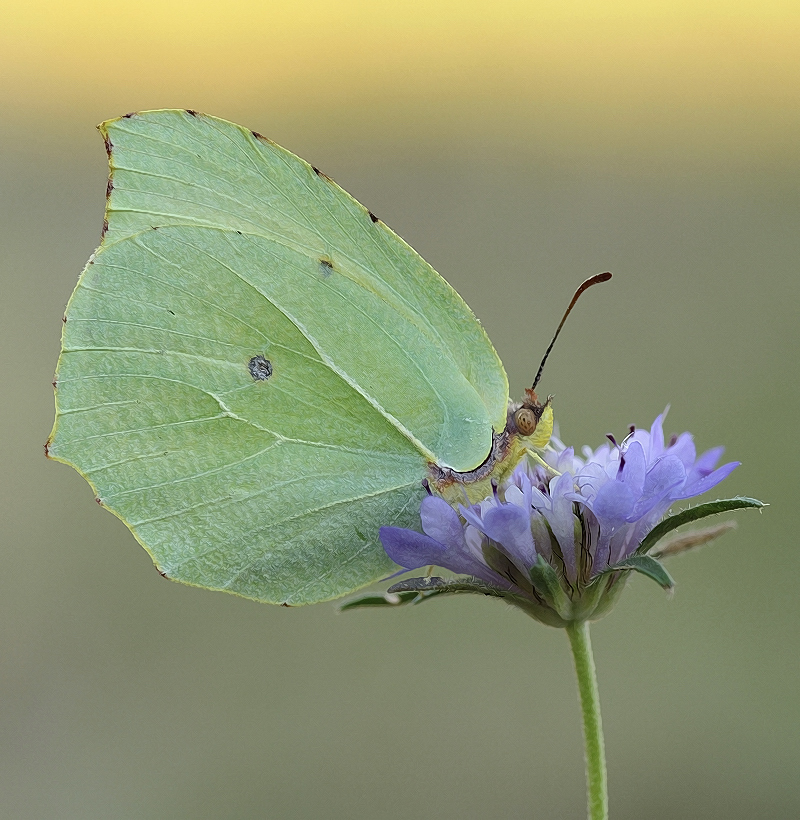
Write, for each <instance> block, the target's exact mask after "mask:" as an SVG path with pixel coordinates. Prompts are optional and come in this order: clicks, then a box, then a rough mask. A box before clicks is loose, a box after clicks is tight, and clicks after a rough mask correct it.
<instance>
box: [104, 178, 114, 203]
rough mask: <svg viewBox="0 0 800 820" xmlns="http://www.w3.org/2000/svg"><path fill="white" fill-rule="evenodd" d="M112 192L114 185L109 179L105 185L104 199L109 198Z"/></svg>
mask: <svg viewBox="0 0 800 820" xmlns="http://www.w3.org/2000/svg"><path fill="white" fill-rule="evenodd" d="M113 190H114V183H113V182H112V181H111V177H109V178H108V184H107V185H106V199H108V198H109V197H110V196H111V192H112V191H113Z"/></svg>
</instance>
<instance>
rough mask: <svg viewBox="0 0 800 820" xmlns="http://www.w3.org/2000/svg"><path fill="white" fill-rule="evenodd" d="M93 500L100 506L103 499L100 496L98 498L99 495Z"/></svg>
mask: <svg viewBox="0 0 800 820" xmlns="http://www.w3.org/2000/svg"><path fill="white" fill-rule="evenodd" d="M95 501H96V502H97V503H98V504H99V505H100V506H101V507H102V506H103V499H102V498H100V496H97V497H96V498H95Z"/></svg>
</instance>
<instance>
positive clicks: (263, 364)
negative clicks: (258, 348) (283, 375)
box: [247, 355, 272, 382]
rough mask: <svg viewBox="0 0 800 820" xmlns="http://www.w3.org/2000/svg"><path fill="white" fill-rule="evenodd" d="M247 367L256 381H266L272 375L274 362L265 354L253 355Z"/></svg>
mask: <svg viewBox="0 0 800 820" xmlns="http://www.w3.org/2000/svg"><path fill="white" fill-rule="evenodd" d="M247 369H248V370H249V371H250V375H251V376H252V377H253V379H254V381H257V382H265V381H266V380H267V379H268V378H269V377H270V376H271V375H272V362H271V361H270V360H269V359H265V358H264V357H263V356H261V355H259V356H253V358H252V359H250V361H249V362H248V363H247Z"/></svg>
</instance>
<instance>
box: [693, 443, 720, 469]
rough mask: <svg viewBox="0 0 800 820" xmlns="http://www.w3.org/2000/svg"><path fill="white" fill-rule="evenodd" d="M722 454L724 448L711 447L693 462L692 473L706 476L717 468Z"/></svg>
mask: <svg viewBox="0 0 800 820" xmlns="http://www.w3.org/2000/svg"><path fill="white" fill-rule="evenodd" d="M724 452H725V448H724V447H712V448H711V449H710V450H706V451H705V453H703V454H702V455H701V456H700V458H698V459H697V461H696V462H695V465H694V471H695V472H697V473H699V474H700V475H708V474H709V473H710V472H711V471H712V470H713V469H714V467H716V466H717V462H718V461H719V460H720V459H721V458H722V454H723V453H724Z"/></svg>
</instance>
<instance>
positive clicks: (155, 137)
mask: <svg viewBox="0 0 800 820" xmlns="http://www.w3.org/2000/svg"><path fill="white" fill-rule="evenodd" d="M100 130H101V132H102V133H103V135H104V137H105V139H106V147H107V149H108V152H109V161H110V166H111V177H110V180H109V189H108V190H109V198H108V205H107V212H106V218H107V228H106V231H105V233H104V238H103V241H102V244H101V245H100V248H99V249H98V250H97V252H96V253H95V254H94V256H93V257H92V259H90V261H89V263H88V265H87V266H86V268H85V270H84V272H83V274H82V275H81V278H80V281H79V283H78V286H77V288H76V289H75V292H74V294H73V296H72V299H71V300H70V303H69V305H68V307H67V311H66V317H65V322H66V324H65V325H64V335H63V350H62V353H61V357H60V359H59V363H58V370H57V374H56V378H57V381H56V384H57V390H56V409H57V415H56V423H55V426H54V429H53V433H52V435H51V440H50V441H49V443H48V450H49V455H50V456H51V457H53V458H55V459H57V460H59V461H64V462H67V463H69V464H71V465H73V466H74V467H75V468H76V469H77V470H79V471H80V472H81V474H82V475H84V476H85V478H86V479H87V480H88V481H89V482H90V483H91V485H92V486H93V487H94V489H95V492H96V494H97V498H98V501H100V503H102V504H103V505H104V506H105V507H107V508H108V509H110V510H111V511H113V512H114V513H115V514H116V515H118V516H119V517H120V518H121V519H122V520H123V521H124V522H125V523H126V524H127V526H128V527H130V529H131V530H132V531H133V533H134V535H135V536H136V538H137V539H138V540H139V542H140V543H141V544H142V545H143V546H144V547H145V548H146V549H147V550H148V552H149V553H150V554H151V555H152V557H153V559H154V561H155V562H156V564H157V566H158V567H159V568H160V569H161V571H162V572H163V573H165V574H166V575H168V576H169V577H171V578H174V579H176V580H180V581H183V582H186V583H189V584H196V585H199V586H204V587H211V588H214V589H224V590H228V591H231V592H236V593H239V594H241V595H245V596H248V597H251V598H256V599H259V600H264V601H271V602H281V603H283V602H288V603H293V604H295V603H309V602H313V601H319V600H325V599H330V598H334V597H337V596H339V595H342V594H344V593H346V592H348V591H351V590H353V589H356V588H358V587H361V586H363V585H365V584H368V583H370V582H371V581H374V580H375V579H377V578H379V577H381V576H383V575H386V574H387V573H388V572H390V571H391V569H392V567H393V564H392V563H391V561H390V560H389V559H388V558H387V556H386V554H385V553H384V551H383V549H382V547H381V544H380V542H379V540H378V537H377V532H378V527H379V526H381V525H387V524H389V525H394V526H400V527H411V526H414V525H415V524H416V523H417V522H418V510H419V503H420V498H421V496H422V493H423V490H422V488H421V486H420V481H421V479H422V478H423V477H424V476H425V475H426V471H427V465H428V463H429V462H435V463H437V464H439V465H441V466H443V467H450V468H453V469H454V470H458V471H465V470H471V469H472V468H475V467H477V466H478V465H479V464H481V463H482V462H483V461H484V460H485V459H486V457H487V453H488V452H489V450H490V448H491V443H492V430H493V429H495V430H502V429H503V427H504V425H505V423H506V407H507V401H508V385H507V379H506V375H505V372H504V370H503V367H502V365H501V363H500V360H499V359H498V357H497V354H496V353H495V351H494V349H493V348H492V345H491V343H490V342H489V340H488V338H487V336H486V334H485V333H484V331H483V329H482V328H481V326H480V324H479V323H478V321H477V320H476V319H475V317H474V316H473V314H472V313H471V311H470V310H469V308H468V307H467V306H466V304H465V303H464V302H463V301H462V300H461V298H460V297H459V296H458V294H456V293H455V291H454V290H453V289H452V288H451V287H450V286H449V285H448V284H447V283H446V282H445V281H444V280H443V279H442V278H441V277H440V276H438V274H436V272H435V271H434V270H433V269H432V268H431V267H430V266H429V265H428V264H427V263H425V262H424V261H423V260H422V259H421V258H420V257H419V256H418V255H417V254H416V253H415V252H414V251H413V250H412V249H411V248H410V247H409V246H408V245H406V244H405V243H404V242H403V241H402V240H401V239H400V238H398V237H397V236H396V235H395V234H394V233H392V231H390V230H389V229H388V228H387V227H386V226H385V225H384V224H383V223H382V222H381V221H380V220H378V219H377V218H376V217H375V216H374V215H373V214H372V213H370V212H369V211H368V210H367V209H366V208H364V207H363V206H362V205H360V204H359V203H358V202H356V201H355V200H354V199H352V198H351V197H350V196H349V195H348V194H346V193H345V192H344V191H343V190H342V189H341V188H339V187H338V186H337V185H336V184H335V183H333V182H332V181H331V180H330V179H329V178H328V177H326V176H325V175H324V174H322V173H320V172H319V171H317V170H316V169H315V168H313V167H312V166H311V165H309V164H308V163H306V162H304V161H303V160H301V159H299V158H298V157H296V156H294V155H293V154H291V153H289V152H288V151H285V150H283V149H282V148H280V147H278V146H277V145H275V144H274V143H272V142H270V141H269V140H266V139H265V138H263V137H261V136H260V135H259V134H256V133H254V132H251V131H248V130H247V129H244V128H241V127H239V126H237V125H233V124H231V123H228V122H225V121H223V120H219V119H215V118H213V117H208V116H203V115H198V114H196V113H195V112H190V111H179V110H176V111H151V112H146V113H142V114H134V115H129V116H126V117H122V118H120V119H117V120H111V121H109V122H107V123H104V124H103V125H102V126H100Z"/></svg>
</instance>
